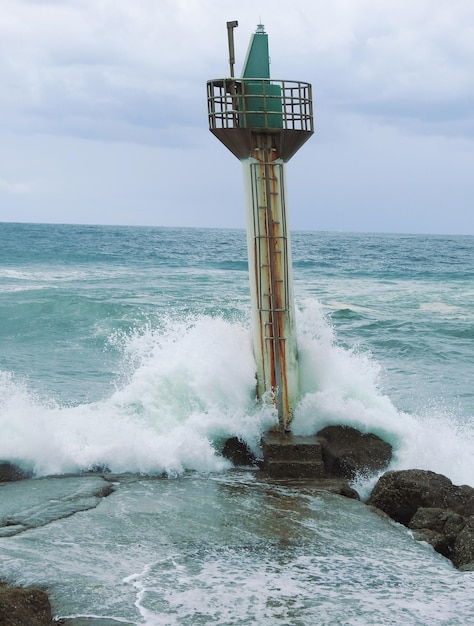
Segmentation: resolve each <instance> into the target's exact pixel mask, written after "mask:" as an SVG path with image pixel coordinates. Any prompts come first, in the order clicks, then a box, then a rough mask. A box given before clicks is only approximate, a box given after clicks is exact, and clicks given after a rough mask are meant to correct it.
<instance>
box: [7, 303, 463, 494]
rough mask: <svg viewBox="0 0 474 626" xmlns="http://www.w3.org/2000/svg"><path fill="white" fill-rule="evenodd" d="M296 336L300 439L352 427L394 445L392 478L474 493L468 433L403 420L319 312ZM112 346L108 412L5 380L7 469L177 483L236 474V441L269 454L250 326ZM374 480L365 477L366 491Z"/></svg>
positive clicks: (116, 338)
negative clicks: (403, 472) (229, 455)
mask: <svg viewBox="0 0 474 626" xmlns="http://www.w3.org/2000/svg"><path fill="white" fill-rule="evenodd" d="M297 328H298V341H299V357H300V370H301V399H300V402H299V403H298V405H297V407H296V410H295V418H294V421H293V432H294V433H295V434H314V433H315V432H317V431H318V430H320V429H321V428H323V427H324V426H327V425H329V424H347V425H350V426H353V427H355V428H358V429H359V430H361V431H362V432H373V433H375V434H377V435H379V436H381V437H382V438H383V439H385V440H386V441H388V442H389V443H391V444H392V446H393V448H394V458H393V462H392V465H391V468H392V469H402V468H409V467H414V468H420V469H431V470H433V471H438V472H442V473H444V474H446V475H447V476H448V477H450V478H451V479H452V480H453V481H454V482H457V483H468V484H471V485H472V484H474V457H473V449H474V446H473V441H474V439H473V430H472V426H470V423H469V422H468V423H464V424H463V423H462V422H460V421H455V420H453V418H452V416H450V414H449V412H448V413H447V412H446V411H444V412H442V413H436V412H427V413H425V414H420V415H411V414H408V413H406V412H403V411H399V410H397V408H396V407H395V406H394V405H393V403H392V402H391V400H390V398H388V397H387V396H386V395H385V394H384V393H383V390H382V388H381V382H380V372H381V367H380V365H379V364H378V363H377V362H376V361H375V360H374V359H373V357H372V356H371V354H370V353H369V352H364V351H363V350H360V349H359V350H355V349H348V348H344V347H342V346H341V345H339V344H338V341H337V336H336V334H335V331H334V329H333V327H332V326H331V324H330V320H329V319H328V318H327V317H326V316H325V315H324V313H323V309H322V307H321V305H320V304H319V303H318V302H317V301H315V300H307V301H304V302H303V303H301V306H300V309H299V311H298V319H297ZM110 342H111V343H113V344H114V345H115V347H116V348H117V349H118V348H119V349H120V352H121V354H122V356H121V359H122V370H123V373H122V375H121V376H120V377H119V378H118V382H117V384H118V387H117V389H116V391H115V392H113V393H112V394H111V395H109V396H108V397H106V398H104V399H102V400H100V401H98V402H92V403H83V404H79V405H77V406H68V405H66V404H62V405H61V404H59V403H58V402H57V401H56V402H55V401H53V400H51V399H45V398H44V397H43V398H40V397H38V395H36V394H34V393H33V392H31V391H30V390H29V389H28V385H27V383H26V382H25V381H21V380H19V379H16V378H15V377H14V376H12V375H11V374H8V373H2V376H1V377H0V386H1V394H0V426H1V429H2V438H1V440H0V458H1V459H10V460H13V461H15V462H21V463H23V464H25V465H27V466H29V467H30V466H33V467H34V469H35V472H36V475H45V474H56V473H64V472H75V471H80V470H86V469H88V468H92V467H95V466H102V467H104V466H105V467H108V468H109V469H110V470H111V471H114V472H142V473H148V474H160V473H165V474H167V475H169V476H174V475H179V474H181V473H182V472H184V471H186V470H194V471H199V472H210V471H211V472H215V471H223V470H225V469H227V468H228V467H229V462H228V461H227V460H225V459H223V458H222V457H221V455H220V451H221V449H222V445H223V443H224V441H225V439H226V438H228V437H232V436H235V437H239V438H240V439H242V440H243V441H245V442H246V443H247V444H248V445H249V446H250V448H251V449H252V451H253V452H254V453H255V454H257V455H258V454H259V453H260V448H259V441H260V437H261V435H262V433H263V432H265V431H266V430H268V429H269V428H271V427H272V426H273V425H275V423H276V414H275V411H274V409H273V407H272V406H271V405H270V404H264V403H263V404H260V403H259V402H257V401H256V398H255V363H254V360H253V355H252V349H251V335H250V329H249V327H248V325H247V324H242V323H241V322H237V321H229V320H225V319H223V318H222V317H219V316H206V315H192V316H187V317H182V316H181V317H173V316H171V315H168V316H165V317H162V318H160V321H159V323H157V324H155V326H153V325H152V324H150V323H147V324H145V325H144V326H142V327H136V328H135V329H133V330H132V331H130V332H115V333H114V334H113V336H111V338H110ZM372 480H373V477H368V478H367V477H361V478H360V479H359V483H360V487H361V489H362V490H364V489H365V490H367V485H368V484H371V481H372ZM364 481H366V482H364ZM367 481H369V482H367ZM364 485H365V487H364Z"/></svg>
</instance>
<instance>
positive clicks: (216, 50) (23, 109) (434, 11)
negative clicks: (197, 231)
mask: <svg viewBox="0 0 474 626" xmlns="http://www.w3.org/2000/svg"><path fill="white" fill-rule="evenodd" d="M234 19H236V20H238V21H239V27H238V28H237V29H236V31H235V45H236V58H237V62H236V71H237V74H240V70H241V67H242V63H243V61H244V58H245V53H246V50H247V46H248V43H249V39H250V36H251V34H252V33H253V32H254V31H255V29H256V26H257V24H258V23H259V21H260V20H261V21H262V22H263V24H264V25H265V29H266V31H267V32H268V35H269V45H270V55H271V63H272V64H271V73H272V77H273V78H275V79H292V80H302V81H307V82H310V83H312V85H313V96H314V107H315V114H316V133H315V135H314V136H313V137H312V138H311V139H310V141H309V142H307V143H306V144H305V145H304V146H303V148H302V149H301V150H300V152H298V154H297V155H296V156H295V157H293V159H292V160H291V161H290V163H289V164H288V166H287V179H288V181H287V182H288V196H289V211H290V222H291V226H292V228H293V229H298V230H300V229H305V230H341V231H375V232H412V233H445V234H451V233H452V234H474V2H473V1H472V0H330V1H329V0H298V1H297V2H294V3H290V2H288V0H285V1H282V0H239V2H235V1H233V2H231V1H230V0H0V221H19V222H67V223H89V224H146V225H157V226H205V227H244V226H245V221H244V209H243V189H242V172H241V165H240V163H239V162H238V160H237V159H236V158H235V157H234V156H233V155H232V154H231V153H230V152H229V151H227V150H226V148H225V147H224V146H223V145H222V144H220V142H218V141H217V140H216V139H215V138H214V137H213V136H212V134H211V133H210V132H209V130H208V125H207V110H206V81H207V80H209V79H212V78H220V77H224V76H227V75H228V73H229V70H228V49H227V29H226V22H227V21H228V20H234Z"/></svg>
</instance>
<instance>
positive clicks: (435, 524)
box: [409, 507, 466, 542]
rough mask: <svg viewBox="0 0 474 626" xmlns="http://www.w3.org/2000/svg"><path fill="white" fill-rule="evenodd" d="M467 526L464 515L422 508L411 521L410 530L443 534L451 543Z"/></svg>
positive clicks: (444, 510)
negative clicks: (422, 529)
mask: <svg viewBox="0 0 474 626" xmlns="http://www.w3.org/2000/svg"><path fill="white" fill-rule="evenodd" d="M465 524H466V520H465V519H464V517H463V516H462V515H459V514H458V513H455V512H454V511H450V510H449V509H440V508H435V507H432V508H429V507H420V508H419V509H418V510H417V512H416V513H415V515H414V516H413V517H412V519H411V520H410V524H409V528H411V529H413V530H418V529H421V528H426V529H428V530H431V531H435V532H437V533H442V534H443V535H444V536H445V537H446V539H447V540H448V541H450V542H454V539H455V538H456V536H457V535H458V533H460V532H461V530H462V529H463V528H464V526H465Z"/></svg>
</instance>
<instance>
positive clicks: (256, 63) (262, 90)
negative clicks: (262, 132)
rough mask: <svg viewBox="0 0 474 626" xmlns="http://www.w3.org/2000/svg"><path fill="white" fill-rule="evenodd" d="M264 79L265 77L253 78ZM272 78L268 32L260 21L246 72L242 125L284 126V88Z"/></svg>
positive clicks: (242, 100)
mask: <svg viewBox="0 0 474 626" xmlns="http://www.w3.org/2000/svg"><path fill="white" fill-rule="evenodd" d="M252 79H261V80H252ZM269 79H270V57H269V55H268V35H267V33H265V32H264V30H263V26H262V25H261V24H260V25H259V26H258V28H257V32H256V33H254V34H253V35H252V39H251V40H250V45H249V49H248V52H247V59H246V61H245V65H244V69H243V72H242V91H243V93H244V94H245V95H246V96H247V97H245V98H240V105H241V106H240V110H241V111H243V113H242V114H240V115H239V119H240V126H241V128H283V116H282V100H281V88H280V86H279V85H272V84H271V83H269V82H267V81H269Z"/></svg>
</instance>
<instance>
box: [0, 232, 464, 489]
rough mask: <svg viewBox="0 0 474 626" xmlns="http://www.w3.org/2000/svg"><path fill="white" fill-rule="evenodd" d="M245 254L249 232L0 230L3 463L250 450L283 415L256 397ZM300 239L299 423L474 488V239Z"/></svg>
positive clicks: (178, 467)
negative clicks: (225, 447) (335, 426)
mask: <svg viewBox="0 0 474 626" xmlns="http://www.w3.org/2000/svg"><path fill="white" fill-rule="evenodd" d="M245 246H246V243H245V233H244V231H240V230H217V229H216V230H212V229H211V230H210V229H169V228H145V227H111V226H104V227H100V226H71V225H44V224H9V223H4V224H0V346H1V351H0V375H1V378H0V421H1V426H2V432H3V433H4V436H3V437H2V440H1V443H0V458H11V457H13V458H15V459H16V460H18V461H22V462H24V463H26V464H29V465H32V466H33V467H34V468H35V470H36V472H37V474H38V475H41V474H44V473H55V472H64V471H76V470H78V469H83V468H84V467H87V466H89V465H91V464H97V463H106V464H107V463H109V464H110V463H111V464H112V465H113V466H114V468H113V469H115V470H117V471H125V470H131V471H135V470H137V469H140V470H143V471H146V472H152V473H153V472H160V471H161V470H163V469H164V470H165V471H169V472H171V473H173V474H175V473H178V474H179V473H180V472H182V471H183V470H185V469H200V470H204V469H206V468H207V469H216V468H219V469H221V468H224V467H226V463H225V461H223V460H222V459H221V458H220V455H219V446H220V443H221V441H222V440H223V438H225V437H227V436H230V435H234V434H236V435H238V436H242V437H243V438H244V439H246V440H247V441H248V443H249V444H250V445H251V446H252V447H253V448H254V449H256V450H257V449H258V441H259V436H260V433H261V432H262V430H264V429H265V428H267V427H268V426H269V425H271V424H272V423H273V420H274V415H273V413H272V411H270V410H269V409H268V407H267V408H262V407H259V406H258V405H256V404H255V401H254V376H255V373H254V370H255V368H254V363H253V357H252V353H251V339H250V329H249V319H250V297H249V288H248V270H247V261H246V247H245ZM292 247H293V275H294V285H295V297H296V304H297V309H298V315H297V317H298V321H297V325H298V342H299V352H300V360H301V362H302V367H301V387H302V394H301V402H300V406H299V407H298V408H297V410H296V417H295V423H294V428H295V430H297V431H300V432H311V431H314V430H315V429H318V428H320V427H322V426H324V425H326V424H328V423H334V422H343V423H350V424H353V425H355V426H358V427H360V428H363V429H372V430H374V431H376V432H379V434H382V435H383V436H385V437H386V438H388V439H389V440H390V441H391V443H392V444H394V445H395V447H396V450H397V454H398V456H397V462H398V463H399V465H400V466H406V465H407V466H411V467H413V466H423V467H427V468H429V469H434V470H438V471H442V472H443V473H446V474H447V475H449V476H450V477H451V478H452V479H453V480H457V481H461V482H468V483H470V484H474V463H473V457H472V454H473V453H472V448H469V445H470V444H471V443H472V416H473V415H474V389H473V387H472V372H473V362H474V288H473V285H474V280H473V279H474V238H473V237H467V236H466V237H453V236H446V237H443V236H423V235H391V234H387V235H384V234H380V235H379V234H347V233H309V232H297V233H294V234H293V235H292ZM98 413H100V418H98V417H97V415H98ZM92 425H93V427H92ZM109 431H112V432H114V435H113V437H112V440H110V437H107V441H105V440H104V438H105V437H106V435H105V433H107V432H109ZM45 433H46V434H45ZM178 433H179V435H178ZM37 436H43V437H44V436H47V437H49V439H48V446H47V451H48V454H47V455H46V452H45V449H44V447H41V446H38V445H37ZM420 438H421V439H423V438H425V439H426V440H425V441H424V442H423V443H422V442H421V441H420ZM144 440H146V442H145V444H143V441H144ZM170 441H171V444H170V443H169V442H170ZM165 442H166V444H165ZM183 442H185V443H183ZM468 444H469V445H468ZM143 445H145V447H146V450H147V453H146V454H145V453H144V450H143V449H142V446H143ZM170 445H171V449H172V450H173V453H172V454H170ZM178 448H179V450H180V451H178ZM165 449H166V451H167V453H166V454H165V452H164V450H165ZM448 449H449V450H448ZM191 450H192V454H191ZM118 451H119V452H118ZM460 453H461V454H464V453H465V456H461V459H460V457H459V454H460ZM199 454H201V455H202V456H201V457H199ZM189 456H191V458H188V457H189Z"/></svg>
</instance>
